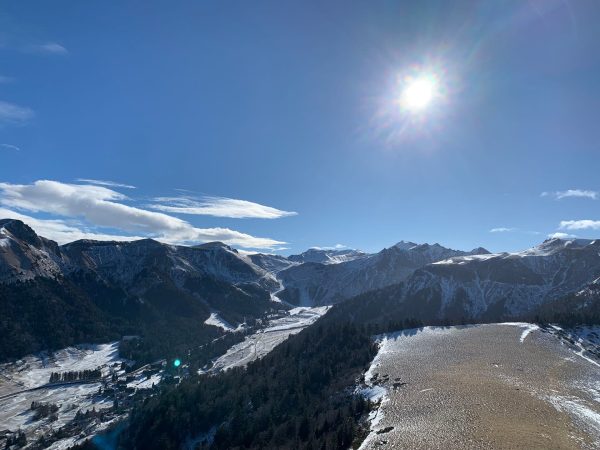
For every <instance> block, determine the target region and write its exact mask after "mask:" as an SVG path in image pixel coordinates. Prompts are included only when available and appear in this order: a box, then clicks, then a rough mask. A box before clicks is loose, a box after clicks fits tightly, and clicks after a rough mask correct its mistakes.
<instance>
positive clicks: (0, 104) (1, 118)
mask: <svg viewBox="0 0 600 450" xmlns="http://www.w3.org/2000/svg"><path fill="white" fill-rule="evenodd" d="M34 115H35V114H34V112H33V110H32V109H30V108H27V107H24V106H19V105H15V104H13V103H8V102H4V101H2V100H0V124H1V123H13V124H17V123H23V122H26V121H28V120H29V119H32V118H33V116H34Z"/></svg>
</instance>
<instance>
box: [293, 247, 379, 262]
mask: <svg viewBox="0 0 600 450" xmlns="http://www.w3.org/2000/svg"><path fill="white" fill-rule="evenodd" d="M368 256H369V255H368V254H367V253H363V252H361V251H360V250H353V249H344V250H331V249H329V250H323V249H319V248H311V249H308V250H307V251H305V252H304V253H300V254H299V255H290V256H289V257H288V258H287V259H288V260H289V261H292V262H296V263H320V264H338V263H343V262H348V261H353V260H355V259H362V258H366V257H368Z"/></svg>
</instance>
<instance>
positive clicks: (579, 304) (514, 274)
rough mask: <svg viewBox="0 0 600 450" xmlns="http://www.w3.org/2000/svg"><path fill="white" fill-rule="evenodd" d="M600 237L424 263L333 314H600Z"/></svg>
mask: <svg viewBox="0 0 600 450" xmlns="http://www.w3.org/2000/svg"><path fill="white" fill-rule="evenodd" d="M599 280H600V241H598V240H582V239H579V240H562V239H551V240H547V241H545V242H543V243H542V244H540V245H538V246H536V247H533V248H530V249H528V250H525V251H522V252H516V253H497V254H489V253H488V254H479V255H463V256H455V257H451V258H448V259H444V260H441V261H438V262H435V263H432V264H427V265H425V266H423V267H421V268H419V269H417V270H415V271H414V273H413V274H412V275H410V276H409V277H407V278H406V279H405V280H404V282H402V283H398V284H395V285H391V286H388V287H385V288H382V289H379V290H375V291H371V292H367V293H364V294H362V295H360V296H357V297H355V298H353V299H351V300H349V301H347V302H345V303H344V304H343V305H340V307H339V308H334V310H333V311H332V314H330V316H332V320H333V318H334V317H335V318H336V320H346V319H348V318H350V319H351V320H355V321H359V322H365V323H369V322H374V323H375V322H376V323H384V322H385V323H388V322H390V321H391V322H397V323H401V322H403V321H407V320H412V319H416V320H418V321H425V322H428V321H431V320H434V321H439V320H447V321H449V322H450V323H460V322H461V321H463V320H465V321H473V320H475V321H483V322H490V321H496V322H497V321H504V320H514V319H516V320H535V318H536V317H539V318H540V319H543V320H550V321H556V320H561V321H562V320H565V321H574V323H585V322H590V321H593V320H597V319H600V287H599V286H600V281H599Z"/></svg>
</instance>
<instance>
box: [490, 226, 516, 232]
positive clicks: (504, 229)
mask: <svg viewBox="0 0 600 450" xmlns="http://www.w3.org/2000/svg"><path fill="white" fill-rule="evenodd" d="M512 231H517V229H516V228H512V227H510V228H509V227H498V228H492V229H491V230H490V233H510V232H512Z"/></svg>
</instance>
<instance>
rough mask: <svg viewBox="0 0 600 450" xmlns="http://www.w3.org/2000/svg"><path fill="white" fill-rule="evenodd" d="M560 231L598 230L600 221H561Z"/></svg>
mask: <svg viewBox="0 0 600 450" xmlns="http://www.w3.org/2000/svg"><path fill="white" fill-rule="evenodd" d="M559 228H560V229H561V230H600V220H563V221H561V222H560V225H559Z"/></svg>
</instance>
